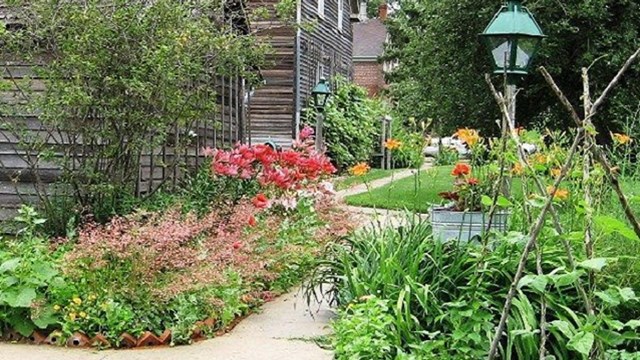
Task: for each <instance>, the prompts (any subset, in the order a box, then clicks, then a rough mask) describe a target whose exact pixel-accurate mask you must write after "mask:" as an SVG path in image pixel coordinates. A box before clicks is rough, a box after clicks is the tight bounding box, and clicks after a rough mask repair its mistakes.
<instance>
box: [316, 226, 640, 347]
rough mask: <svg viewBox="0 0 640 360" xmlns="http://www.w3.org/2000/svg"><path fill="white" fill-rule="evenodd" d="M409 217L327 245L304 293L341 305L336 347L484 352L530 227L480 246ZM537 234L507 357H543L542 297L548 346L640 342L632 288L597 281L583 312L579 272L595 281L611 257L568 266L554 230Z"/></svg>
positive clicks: (492, 237) (511, 322)
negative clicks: (444, 236) (438, 234)
mask: <svg viewBox="0 0 640 360" xmlns="http://www.w3.org/2000/svg"><path fill="white" fill-rule="evenodd" d="M403 223H404V225H403V226H401V227H399V228H392V227H383V226H374V227H370V228H367V229H364V230H361V231H360V232H357V233H355V234H354V235H352V236H350V237H348V238H347V239H345V240H344V241H342V242H340V243H336V244H332V245H330V246H329V247H328V248H327V254H326V260H324V261H322V262H320V263H319V265H318V267H317V269H316V271H315V272H314V274H313V277H312V280H311V281H310V282H309V284H308V287H307V290H308V294H309V295H310V296H313V295H316V296H318V295H323V296H329V297H330V298H331V299H332V300H333V301H335V302H336V303H337V304H338V305H339V307H340V311H339V316H338V319H337V320H336V321H335V322H334V323H333V327H334V330H335V336H334V339H333V345H334V350H335V353H336V357H337V358H338V359H456V360H457V359H480V358H484V357H486V354H487V353H488V350H489V345H490V343H491V339H492V336H493V332H494V331H495V324H496V323H497V320H498V318H499V316H500V312H501V310H502V307H503V305H504V301H505V296H506V293H507V289H508V287H509V286H510V284H511V282H512V281H513V274H515V272H516V268H517V265H518V261H519V258H520V255H521V254H522V250H523V247H524V245H525V242H526V240H527V236H526V235H525V234H523V233H519V232H510V233H507V234H505V235H498V234H492V235H490V238H489V241H488V242H487V246H486V247H483V246H482V245H480V244H476V243H468V244H467V243H457V242H455V241H449V242H441V241H436V240H434V239H433V236H432V233H431V226H430V224H429V223H428V222H426V221H423V220H419V219H416V218H415V217H413V216H407V217H406V218H405V219H404V222H403ZM541 241H542V242H543V243H544V246H542V247H541V249H543V250H542V254H541V262H540V268H541V273H540V274H539V272H538V269H537V267H536V255H535V254H532V255H531V259H529V261H528V265H527V268H526V271H525V277H524V278H523V280H522V281H521V282H520V284H519V286H518V290H517V295H516V297H515V298H514V301H513V309H512V311H511V313H510V316H509V321H508V326H507V329H506V333H507V335H506V336H505V337H504V339H503V341H502V342H501V343H500V355H501V358H502V359H537V358H539V357H538V355H539V344H540V333H541V331H540V326H541V324H540V321H541V319H542V318H541V309H542V308H543V307H542V306H541V304H543V303H544V308H545V311H546V316H545V317H544V321H545V323H546V325H545V329H546V331H545V332H546V337H547V340H546V344H547V345H546V353H547V354H549V355H550V356H551V355H552V356H554V358H556V359H587V358H588V357H589V354H590V353H591V352H592V351H593V352H597V353H599V354H602V355H604V354H605V353H606V352H607V351H609V353H614V352H615V353H616V354H618V353H619V352H625V351H630V352H632V351H637V346H638V342H637V341H638V336H637V334H635V333H634V331H635V329H637V328H638V327H639V325H640V324H639V323H640V322H638V321H637V320H636V321H633V320H629V319H623V317H620V316H619V308H620V305H623V304H635V305H637V297H636V296H635V293H634V292H633V290H632V289H631V288H623V287H618V286H615V285H614V284H607V283H602V284H595V285H592V286H596V291H595V292H594V293H595V294H598V295H597V300H596V303H597V305H598V308H597V311H596V312H595V314H594V315H588V314H587V313H586V311H585V309H584V307H583V304H582V302H581V299H580V297H579V295H578V293H577V291H576V287H575V284H576V282H579V283H581V284H583V285H587V284H588V283H589V276H588V270H592V271H593V270H594V269H595V268H600V269H602V268H605V267H608V263H613V260H611V261H609V260H598V261H597V262H595V263H594V262H593V260H587V261H583V262H580V263H579V264H580V265H579V267H578V268H577V269H575V270H570V266H569V264H568V262H567V260H566V255H565V252H564V249H563V248H562V246H561V245H560V242H559V241H558V238H557V236H556V235H554V234H553V233H548V234H545V235H544V236H543V239H542V240H541ZM578 242H579V240H578ZM578 242H576V244H578ZM596 270H597V269H596ZM622 320H624V322H623V321H622ZM594 344H595V345H594ZM598 344H599V345H598Z"/></svg>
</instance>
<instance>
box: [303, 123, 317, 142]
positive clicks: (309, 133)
mask: <svg viewBox="0 0 640 360" xmlns="http://www.w3.org/2000/svg"><path fill="white" fill-rule="evenodd" d="M314 134H315V131H314V130H313V128H312V127H310V126H309V125H307V126H305V127H304V128H303V129H302V130H300V140H302V141H304V140H306V139H308V138H310V137H312V136H313V135H314Z"/></svg>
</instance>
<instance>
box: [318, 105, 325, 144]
mask: <svg viewBox="0 0 640 360" xmlns="http://www.w3.org/2000/svg"><path fill="white" fill-rule="evenodd" d="M323 122H324V112H323V110H322V109H317V112H316V151H317V152H319V153H323V152H324V136H323V134H322V127H323V126H324V124H323Z"/></svg>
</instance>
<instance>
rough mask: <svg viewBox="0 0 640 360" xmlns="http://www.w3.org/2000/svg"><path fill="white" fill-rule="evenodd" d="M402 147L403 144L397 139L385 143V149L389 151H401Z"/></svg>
mask: <svg viewBox="0 0 640 360" xmlns="http://www.w3.org/2000/svg"><path fill="white" fill-rule="evenodd" d="M401 146H402V142H400V141H398V140H396V139H387V141H385V142H384V147H385V148H387V149H388V150H397V149H400V147H401Z"/></svg>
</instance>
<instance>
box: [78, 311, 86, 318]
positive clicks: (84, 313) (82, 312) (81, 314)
mask: <svg viewBox="0 0 640 360" xmlns="http://www.w3.org/2000/svg"><path fill="white" fill-rule="evenodd" d="M78 316H80V317H81V318H83V319H86V318H87V313H86V312H84V311H80V313H79V314H78Z"/></svg>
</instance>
